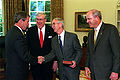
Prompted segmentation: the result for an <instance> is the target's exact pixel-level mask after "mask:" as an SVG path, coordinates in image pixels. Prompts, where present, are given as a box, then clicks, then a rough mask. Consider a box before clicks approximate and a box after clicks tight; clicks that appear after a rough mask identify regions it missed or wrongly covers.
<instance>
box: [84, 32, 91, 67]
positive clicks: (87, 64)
mask: <svg viewBox="0 0 120 80" xmlns="http://www.w3.org/2000/svg"><path fill="white" fill-rule="evenodd" d="M89 36H90V33H89V34H88V44H87V49H86V50H87V51H86V58H85V67H89V57H90V56H89V52H90V50H89V40H90V39H89V38H90V37H89Z"/></svg>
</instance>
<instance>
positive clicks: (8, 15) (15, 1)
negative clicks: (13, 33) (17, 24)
mask: <svg viewBox="0 0 120 80" xmlns="http://www.w3.org/2000/svg"><path fill="white" fill-rule="evenodd" d="M18 11H22V0H4V16H5V17H4V21H5V27H6V31H5V32H7V31H8V30H9V29H10V27H12V26H13V25H14V14H15V13H16V12H18Z"/></svg>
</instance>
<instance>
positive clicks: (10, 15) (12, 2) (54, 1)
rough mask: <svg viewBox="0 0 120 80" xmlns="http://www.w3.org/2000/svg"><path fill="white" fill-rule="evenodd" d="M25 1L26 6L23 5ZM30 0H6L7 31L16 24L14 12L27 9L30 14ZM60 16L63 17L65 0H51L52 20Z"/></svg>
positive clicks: (5, 18)
mask: <svg viewBox="0 0 120 80" xmlns="http://www.w3.org/2000/svg"><path fill="white" fill-rule="evenodd" d="M23 1H24V8H25V9H23V8H22V7H23V6H22V5H23ZM29 3H30V0H4V16H5V17H4V21H5V27H6V31H5V32H7V31H8V30H9V29H10V28H11V27H12V26H13V25H14V14H15V13H16V12H18V11H22V10H25V12H27V14H29ZM56 17H60V18H62V19H63V17H64V16H63V0H51V20H52V19H54V18H56Z"/></svg>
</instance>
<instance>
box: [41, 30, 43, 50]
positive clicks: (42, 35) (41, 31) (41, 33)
mask: <svg viewBox="0 0 120 80" xmlns="http://www.w3.org/2000/svg"><path fill="white" fill-rule="evenodd" d="M40 44H41V48H42V47H43V34H42V31H41V29H40Z"/></svg>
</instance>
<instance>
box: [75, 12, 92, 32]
mask: <svg viewBox="0 0 120 80" xmlns="http://www.w3.org/2000/svg"><path fill="white" fill-rule="evenodd" d="M86 13H87V12H75V31H89V30H92V29H91V28H90V27H89V24H88V23H87V19H86Z"/></svg>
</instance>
